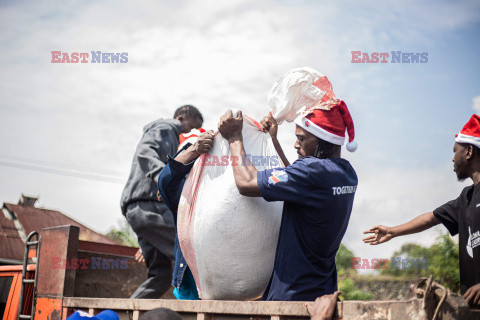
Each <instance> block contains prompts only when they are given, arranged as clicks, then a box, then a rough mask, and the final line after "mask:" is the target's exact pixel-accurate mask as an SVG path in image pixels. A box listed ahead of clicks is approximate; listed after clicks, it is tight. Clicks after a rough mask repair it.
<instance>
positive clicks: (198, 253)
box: [177, 115, 283, 300]
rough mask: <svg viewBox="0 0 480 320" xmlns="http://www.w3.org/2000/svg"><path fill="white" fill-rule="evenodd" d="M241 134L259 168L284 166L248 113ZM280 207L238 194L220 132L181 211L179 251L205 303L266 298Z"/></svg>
mask: <svg viewBox="0 0 480 320" xmlns="http://www.w3.org/2000/svg"><path fill="white" fill-rule="evenodd" d="M242 134H243V141H244V146H245V152H246V153H247V154H249V155H251V156H255V158H254V157H252V158H251V160H252V162H253V164H254V165H255V166H256V168H257V170H265V169H268V168H275V167H280V166H283V165H282V164H281V162H280V160H279V157H278V155H277V153H276V151H275V148H274V146H273V143H272V140H271V138H270V135H269V134H268V133H264V132H261V131H260V125H259V124H258V123H256V122H255V121H254V120H252V119H250V118H248V117H247V116H245V115H244V122H243V130H242ZM257 156H261V158H257ZM222 157H223V158H222ZM258 161H260V163H259V162H258ZM227 162H228V163H227ZM262 162H263V163H262ZM238 164H239V165H241V160H239V161H238ZM282 207H283V202H267V201H265V200H264V199H263V198H261V197H245V196H242V195H240V193H239V192H238V189H237V187H236V185H235V180H234V176H233V169H232V163H231V158H230V147H229V145H228V142H227V140H225V139H224V138H223V137H222V136H221V135H220V134H219V133H218V134H216V136H215V138H214V144H213V149H212V150H211V152H210V154H209V155H203V156H201V157H200V158H199V159H197V161H196V163H195V165H194V167H193V168H192V171H191V172H190V174H189V176H188V178H187V181H186V182H185V186H184V188H183V192H182V196H181V198H180V203H179V208H178V225H177V231H178V238H179V242H180V247H181V249H182V251H183V254H184V256H185V260H186V261H187V263H188V265H189V267H190V269H191V271H192V274H193V276H194V278H195V282H196V284H197V289H198V292H199V295H200V297H201V298H202V299H215V300H251V299H255V298H258V297H260V296H261V295H262V294H263V291H264V290H265V288H266V286H267V284H268V281H269V279H270V276H271V274H272V270H273V263H274V260H275V251H276V247H277V240H278V233H279V229H280V222H281V213H282Z"/></svg>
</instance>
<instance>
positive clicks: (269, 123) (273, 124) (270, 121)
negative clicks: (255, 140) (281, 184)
mask: <svg viewBox="0 0 480 320" xmlns="http://www.w3.org/2000/svg"><path fill="white" fill-rule="evenodd" d="M260 123H261V124H262V126H263V129H264V130H265V131H267V132H268V133H269V134H270V136H271V137H272V142H273V146H274V147H275V150H276V151H277V153H278V156H279V157H280V159H281V160H282V162H283V164H284V165H285V167H288V166H289V165H290V161H288V159H287V157H286V156H285V153H284V152H283V149H282V146H281V145H280V142H279V141H278V139H277V133H278V124H277V121H275V119H274V118H273V115H272V112H271V111H270V112H269V113H268V116H266V117H264V118H263V120H262V121H260Z"/></svg>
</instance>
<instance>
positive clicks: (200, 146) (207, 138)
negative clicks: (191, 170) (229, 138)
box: [175, 130, 213, 164]
mask: <svg viewBox="0 0 480 320" xmlns="http://www.w3.org/2000/svg"><path fill="white" fill-rule="evenodd" d="M212 146H213V131H211V130H209V131H206V132H203V133H201V134H200V136H199V137H198V139H197V141H196V142H195V143H194V144H193V145H191V146H190V147H188V148H187V150H185V151H183V152H181V153H180V154H179V155H177V156H176V157H175V161H178V162H181V163H183V164H187V163H190V162H192V161H193V160H195V159H197V158H198V156H199V155H201V154H204V153H207V152H209V151H210V149H211V148H212Z"/></svg>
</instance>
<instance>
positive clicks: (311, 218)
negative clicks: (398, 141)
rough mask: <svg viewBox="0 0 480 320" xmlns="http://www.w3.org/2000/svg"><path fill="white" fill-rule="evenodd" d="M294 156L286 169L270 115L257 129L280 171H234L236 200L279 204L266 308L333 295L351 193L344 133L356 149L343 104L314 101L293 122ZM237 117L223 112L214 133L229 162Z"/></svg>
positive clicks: (235, 145)
mask: <svg viewBox="0 0 480 320" xmlns="http://www.w3.org/2000/svg"><path fill="white" fill-rule="evenodd" d="M295 123H296V124H297V127H296V131H295V135H296V136H297V141H296V143H295V149H297V153H298V155H299V159H298V160H296V161H295V162H294V163H293V164H292V165H288V161H287V160H286V158H285V156H284V154H283V151H282V150H281V148H280V145H279V143H278V140H276V122H275V120H274V119H273V117H271V114H270V115H269V116H268V117H266V119H264V121H262V124H263V126H264V128H265V129H266V130H268V131H269V133H270V134H271V135H272V137H273V142H274V145H275V146H276V148H277V152H278V154H279V155H280V157H281V158H282V160H283V162H284V163H285V164H287V165H288V166H287V167H286V168H276V169H268V170H264V171H257V169H256V168H255V167H254V166H253V165H252V164H251V163H243V164H241V165H237V166H234V167H233V173H234V176H235V183H236V185H237V188H238V190H239V192H240V193H241V194H242V195H245V196H250V197H263V198H264V199H265V200H267V201H284V207H283V217H282V224H281V227H280V234H279V239H278V246H277V251H276V256H275V263H274V268H273V273H272V276H271V279H270V282H269V284H268V286H267V288H266V290H265V293H264V296H263V299H264V300H282V301H289V300H292V301H314V300H315V299H316V298H317V297H320V296H323V295H326V294H332V293H334V292H335V291H336V290H337V271H336V266H335V255H336V253H337V250H338V247H339V246H340V242H341V240H342V238H343V236H344V234H345V231H346V229H347V226H348V221H349V218H350V213H351V211H352V206H353V199H354V196H355V191H356V188H357V182H358V180H357V175H356V173H355V170H354V169H353V168H352V166H351V165H350V163H349V162H348V161H347V160H345V159H342V158H341V157H340V155H341V152H340V151H341V145H342V144H343V142H344V139H345V130H346V129H347V130H348V133H349V138H350V142H351V143H349V144H348V145H347V149H348V150H349V151H354V150H355V149H356V145H355V142H352V140H353V138H354V129H353V122H352V119H351V116H350V113H349V112H348V109H347V106H346V105H345V103H344V102H343V101H341V100H338V99H329V100H327V101H319V102H318V104H317V105H316V106H315V107H314V108H312V109H310V110H308V111H307V112H306V113H305V114H304V115H301V116H299V117H298V118H297V119H296V120H295ZM242 125H243V117H242V113H241V112H239V114H238V116H237V117H233V115H232V111H228V112H227V113H226V114H225V115H224V116H222V118H221V119H220V123H219V127H218V129H219V131H220V133H221V134H222V136H223V137H224V138H225V139H227V140H228V142H229V145H230V150H231V155H232V156H237V157H238V158H239V159H245V158H246V153H245V149H244V147H243V137H242Z"/></svg>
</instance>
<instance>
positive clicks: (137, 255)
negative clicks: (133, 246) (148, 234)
mask: <svg viewBox="0 0 480 320" xmlns="http://www.w3.org/2000/svg"><path fill="white" fill-rule="evenodd" d="M135 260H136V261H137V262H138V263H145V258H144V257H143V253H142V249H140V248H138V250H137V253H135Z"/></svg>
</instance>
